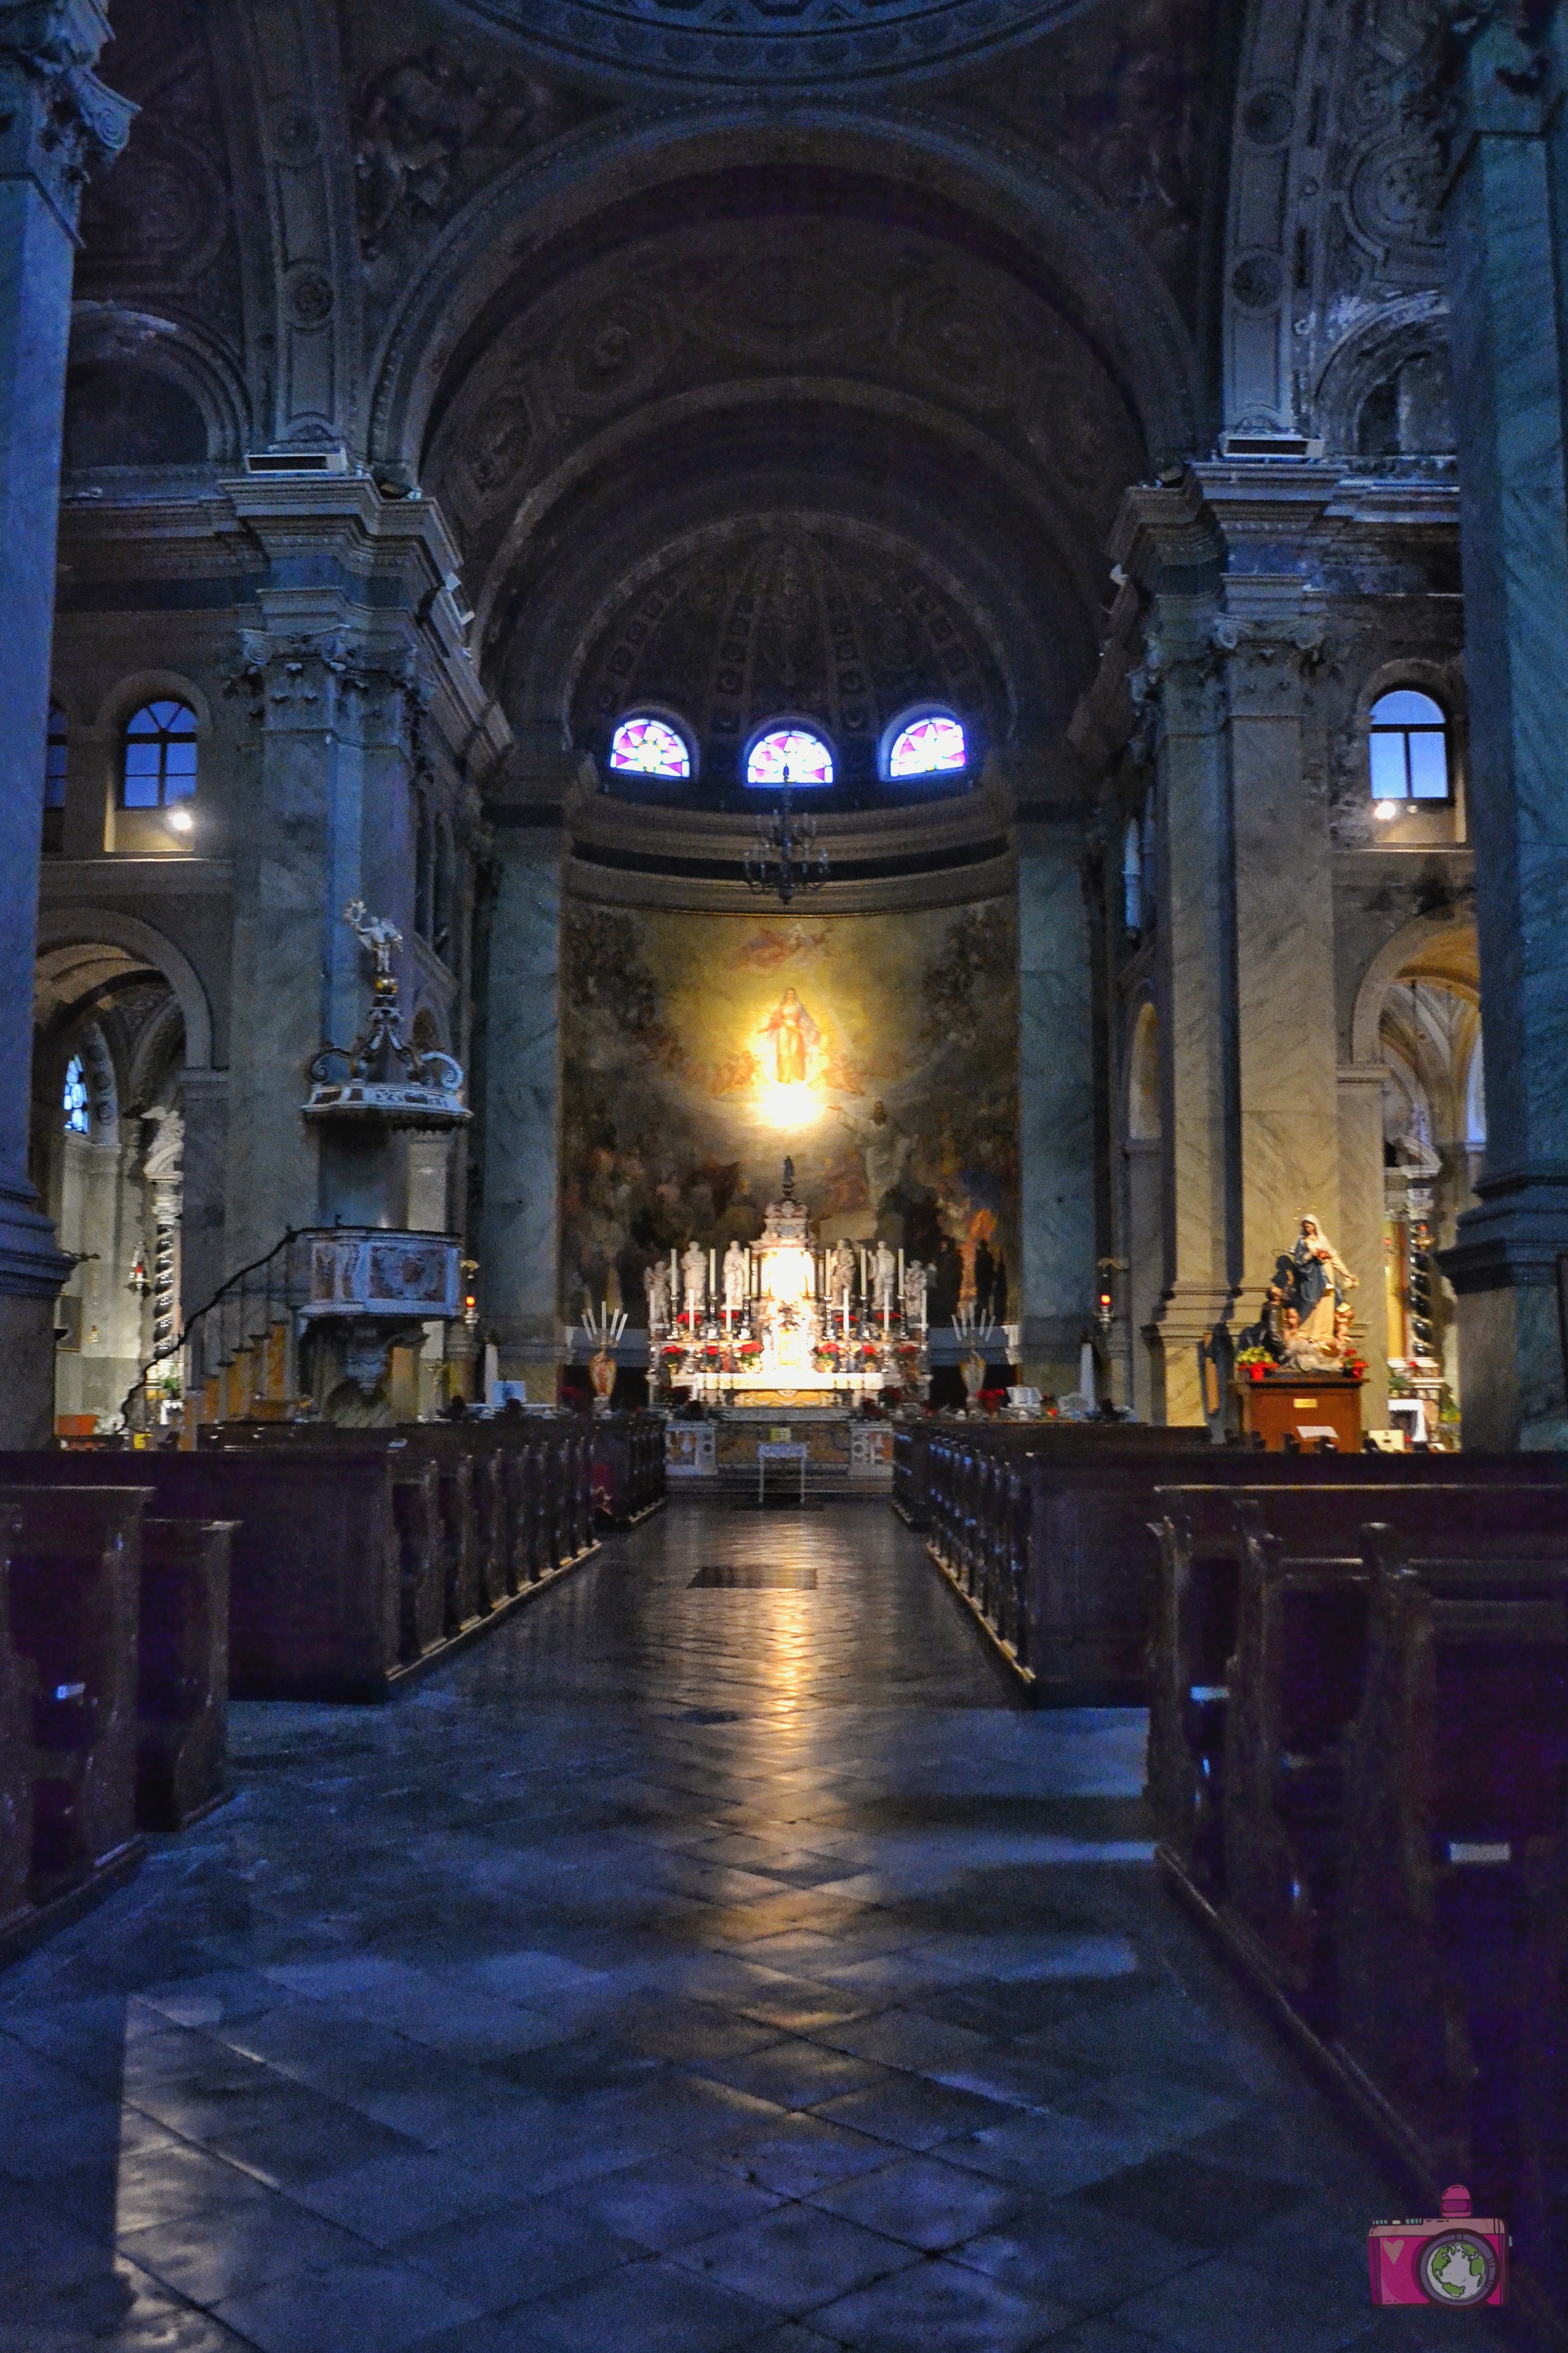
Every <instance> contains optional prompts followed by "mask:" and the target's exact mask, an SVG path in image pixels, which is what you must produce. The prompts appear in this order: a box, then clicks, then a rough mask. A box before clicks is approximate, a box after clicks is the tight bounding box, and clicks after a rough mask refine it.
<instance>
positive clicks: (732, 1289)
mask: <svg viewBox="0 0 1568 2353" xmlns="http://www.w3.org/2000/svg"><path fill="white" fill-rule="evenodd" d="M750 1257H751V1253H750V1251H749V1250H746V1249H745V1248H744V1247H743V1246H742V1244H741V1243H740V1242H738V1241H731V1244H730V1247H729V1249H728V1250H726V1251H725V1253H724V1304H725V1306H726V1307H728V1308H729V1309H730V1310H731V1314H736V1315H741V1314H744V1313H745V1307H746V1294H747V1293H748V1291H749V1290H750V1288H751V1277H752V1270H751V1267H750V1264H749V1263H748V1261H749V1260H750Z"/></svg>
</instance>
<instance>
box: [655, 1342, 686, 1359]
mask: <svg viewBox="0 0 1568 2353" xmlns="http://www.w3.org/2000/svg"><path fill="white" fill-rule="evenodd" d="M658 1353H659V1355H660V1356H662V1357H663V1358H664V1361H665V1363H666V1364H667V1365H679V1362H680V1360H681V1358H682V1356H685V1354H686V1343H685V1341H684V1340H667V1341H666V1342H665V1343H664V1345H663V1346H662V1347H661V1348H660V1350H659V1352H658Z"/></svg>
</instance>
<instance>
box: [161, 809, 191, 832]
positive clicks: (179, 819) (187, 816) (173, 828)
mask: <svg viewBox="0 0 1568 2353" xmlns="http://www.w3.org/2000/svg"><path fill="white" fill-rule="evenodd" d="M164 822H165V823H166V825H167V826H168V828H169V830H170V832H171V833H189V832H190V831H191V829H192V828H193V827H194V826H195V818H194V817H193V816H192V815H191V813H190V810H189V809H188V808H172V809H171V810H170V811H169V814H168V817H167V818H165V820H164Z"/></svg>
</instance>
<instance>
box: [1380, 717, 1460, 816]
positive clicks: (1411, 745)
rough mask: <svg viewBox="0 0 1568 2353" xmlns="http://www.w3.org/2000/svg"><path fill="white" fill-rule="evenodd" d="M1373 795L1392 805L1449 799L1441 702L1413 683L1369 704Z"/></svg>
mask: <svg viewBox="0 0 1568 2353" xmlns="http://www.w3.org/2000/svg"><path fill="white" fill-rule="evenodd" d="M1367 760H1368V769H1369V781H1370V783H1371V786H1372V797H1373V800H1374V801H1376V802H1377V803H1378V804H1379V807H1380V809H1381V808H1384V807H1386V808H1387V809H1388V813H1389V815H1390V816H1393V814H1394V807H1393V804H1394V803H1397V802H1402V801H1405V802H1408V801H1446V800H1447V798H1448V722H1447V715H1446V713H1445V712H1444V710H1443V706H1442V704H1441V703H1439V702H1433V700H1432V697H1431V696H1430V695H1429V694H1419V693H1417V692H1416V691H1415V688H1414V687H1409V686H1400V687H1395V688H1394V691H1393V693H1392V694H1384V695H1380V696H1379V697H1378V699H1377V701H1376V702H1374V703H1373V706H1372V713H1371V726H1370V729H1369V731H1368V735H1367Z"/></svg>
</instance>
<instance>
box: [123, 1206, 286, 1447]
mask: <svg viewBox="0 0 1568 2353" xmlns="http://www.w3.org/2000/svg"><path fill="white" fill-rule="evenodd" d="M320 1231H321V1229H317V1228H314V1227H306V1228H303V1229H300V1230H299V1231H295V1230H293V1229H290V1230H289V1232H288V1233H286V1234H285V1235H284V1236H283V1239H282V1240H281V1241H279V1242H276V1243H274V1245H273V1247H272V1249H271V1250H268V1252H267V1254H266V1256H265V1257H263V1258H258V1259H254V1260H253V1261H251V1263H250V1264H249V1265H248V1266H242V1267H241V1268H239V1270H238V1271H237V1272H236V1273H234V1274H231V1275H230V1276H229V1278H228V1280H227V1281H226V1282H224V1283H222V1284H220V1285H219V1287H218V1289H217V1290H216V1292H215V1293H213V1295H212V1297H211V1298H210V1299H209V1300H208V1301H207V1303H206V1304H205V1307H200V1308H198V1309H197V1310H196V1312H195V1314H194V1315H193V1316H192V1317H191V1318H190V1320H189V1322H188V1323H187V1324H186V1325H185V1328H184V1332H183V1333H182V1334H181V1335H180V1336H179V1338H178V1339H177V1340H175V1341H174V1342H172V1343H171V1344H170V1345H167V1346H165V1347H163V1348H161V1349H160V1350H159V1351H158V1352H157V1353H156V1355H154V1356H153V1357H152V1358H151V1359H150V1360H149V1362H148V1363H147V1364H146V1365H145V1366H143V1367H142V1375H141V1377H140V1379H139V1380H138V1381H137V1382H136V1384H135V1386H134V1387H133V1388H132V1390H131V1391H130V1393H129V1395H128V1396H127V1397H126V1399H125V1403H124V1405H123V1407H122V1409H121V1412H122V1416H123V1419H124V1424H125V1428H126V1430H129V1431H130V1432H131V1433H132V1436H133V1437H138V1436H142V1435H144V1434H145V1433H146V1432H148V1431H149V1430H153V1429H155V1428H156V1427H157V1426H158V1425H159V1422H160V1419H161V1415H162V1407H163V1396H164V1391H163V1382H162V1380H161V1378H160V1376H162V1375H165V1374H168V1373H171V1372H173V1373H177V1374H178V1375H179V1391H178V1394H180V1395H181V1397H182V1398H183V1411H182V1413H181V1415H180V1417H179V1428H180V1431H181V1442H182V1444H184V1445H185V1446H194V1445H195V1442H196V1431H197V1430H198V1429H200V1428H202V1427H204V1426H205V1425H206V1424H208V1423H211V1422H217V1421H236V1420H247V1421H281V1420H283V1419H286V1417H287V1415H288V1413H289V1408H290V1406H291V1405H292V1403H293V1401H294V1400H295V1399H296V1398H298V1396H299V1393H300V1347H299V1338H300V1329H299V1314H298V1311H299V1309H300V1307H302V1306H303V1305H304V1303H305V1302H306V1301H307V1300H308V1299H309V1297H310V1265H311V1247H310V1246H311V1244H312V1243H313V1242H314V1241H315V1240H316V1239H317V1237H318V1233H319V1232H320Z"/></svg>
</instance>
